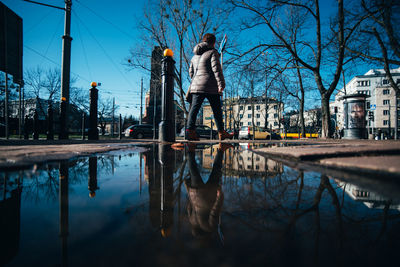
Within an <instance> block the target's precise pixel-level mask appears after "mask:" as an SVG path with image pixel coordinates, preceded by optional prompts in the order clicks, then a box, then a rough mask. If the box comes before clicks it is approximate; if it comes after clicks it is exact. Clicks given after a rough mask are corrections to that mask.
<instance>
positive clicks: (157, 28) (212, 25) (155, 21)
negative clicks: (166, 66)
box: [127, 0, 228, 115]
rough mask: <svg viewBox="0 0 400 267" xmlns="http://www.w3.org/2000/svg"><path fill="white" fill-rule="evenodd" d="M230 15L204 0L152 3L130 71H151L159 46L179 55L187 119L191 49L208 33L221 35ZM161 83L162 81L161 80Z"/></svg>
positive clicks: (132, 53) (182, 103) (155, 0)
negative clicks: (154, 47) (155, 47)
mask: <svg viewBox="0 0 400 267" xmlns="http://www.w3.org/2000/svg"><path fill="white" fill-rule="evenodd" d="M227 16H228V14H227V13H226V12H225V13H223V12H222V11H221V9H220V8H219V7H218V6H217V4H216V3H213V2H207V3H204V1H203V0H190V1H178V0H149V2H148V5H146V9H145V10H144V18H145V19H144V20H143V21H140V22H139V28H140V29H141V33H142V34H141V40H140V43H139V42H138V44H135V47H134V48H133V49H131V51H130V55H129V56H128V59H127V61H128V64H127V65H128V67H130V68H136V69H142V70H144V71H146V72H147V73H148V72H150V71H151V68H150V65H149V63H150V57H151V53H149V47H152V46H159V47H161V48H162V49H164V48H171V49H172V50H173V51H179V56H178V59H177V65H176V70H175V72H176V73H175V74H176V81H177V88H176V90H175V95H177V97H178V98H179V104H180V106H179V107H180V108H181V109H182V110H183V111H184V113H185V114H186V115H187V113H188V110H187V108H186V103H185V93H186V90H187V89H186V87H185V86H187V85H188V84H189V81H190V78H189V74H188V69H189V65H190V59H191V57H192V48H193V46H194V45H195V44H196V43H198V42H199V40H200V39H201V37H202V36H203V35H204V34H205V33H207V32H213V33H214V34H216V35H219V34H220V33H221V32H223V30H224V28H223V27H222V26H223V25H224V23H226V18H227ZM160 79H161V77H160Z"/></svg>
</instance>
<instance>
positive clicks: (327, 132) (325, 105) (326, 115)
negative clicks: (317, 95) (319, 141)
mask: <svg viewBox="0 0 400 267" xmlns="http://www.w3.org/2000/svg"><path fill="white" fill-rule="evenodd" d="M321 112H322V132H321V137H322V138H324V139H326V138H330V137H331V127H330V125H331V115H330V112H329V97H328V96H326V95H325V94H324V95H322V96H321Z"/></svg>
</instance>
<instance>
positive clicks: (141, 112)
mask: <svg viewBox="0 0 400 267" xmlns="http://www.w3.org/2000/svg"><path fill="white" fill-rule="evenodd" d="M142 114H143V77H142V79H141V82H140V117H139V124H142V116H143V115H142Z"/></svg>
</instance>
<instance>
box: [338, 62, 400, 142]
mask: <svg viewBox="0 0 400 267" xmlns="http://www.w3.org/2000/svg"><path fill="white" fill-rule="evenodd" d="M391 73H392V76H393V79H394V81H395V82H396V83H397V84H400V68H397V69H393V70H391ZM357 93H360V94H366V95H368V96H370V97H369V98H367V99H366V111H367V114H366V120H367V124H366V125H367V127H368V133H369V134H370V138H372V137H373V135H374V134H383V135H385V136H388V135H390V136H393V135H394V127H395V121H396V119H397V120H398V124H397V125H398V131H399V130H400V128H399V126H400V122H399V118H400V116H399V115H400V112H399V107H400V101H399V98H397V100H396V95H395V91H394V89H393V88H392V87H391V86H390V83H389V80H388V78H387V77H386V74H385V71H384V70H383V69H371V70H369V71H368V72H367V73H365V74H364V75H358V76H355V77H354V78H353V79H351V81H350V82H348V83H347V84H346V86H345V87H343V88H342V89H340V90H339V92H338V93H337V94H336V96H335V101H334V102H331V103H330V112H331V115H333V117H334V119H335V122H336V124H337V126H338V129H342V128H343V125H344V112H343V100H341V99H340V97H342V96H343V95H350V94H357ZM369 114H371V116H373V120H372V119H370V118H369V117H370V116H368V115H369Z"/></svg>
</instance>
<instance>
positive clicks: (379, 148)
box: [256, 140, 400, 160]
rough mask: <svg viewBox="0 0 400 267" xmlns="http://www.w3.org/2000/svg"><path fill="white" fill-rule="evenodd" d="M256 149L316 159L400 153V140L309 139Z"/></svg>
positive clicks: (272, 153) (285, 155)
mask: <svg viewBox="0 0 400 267" xmlns="http://www.w3.org/2000/svg"><path fill="white" fill-rule="evenodd" d="M292 144H293V143H292ZM294 144H295V143H294ZM256 151H257V152H261V153H265V154H268V155H270V156H276V157H282V158H288V159H290V158H292V159H295V160H317V159H322V158H332V157H341V156H345V157H351V156H369V155H397V154H398V155H400V142H398V141H381V142H376V141H352V140H346V141H331V142H326V141H324V142H323V143H320V142H318V141H310V142H308V143H306V144H302V145H299V146H291V144H290V143H289V144H288V146H286V147H279V146H274V147H265V148H258V149H256Z"/></svg>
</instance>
